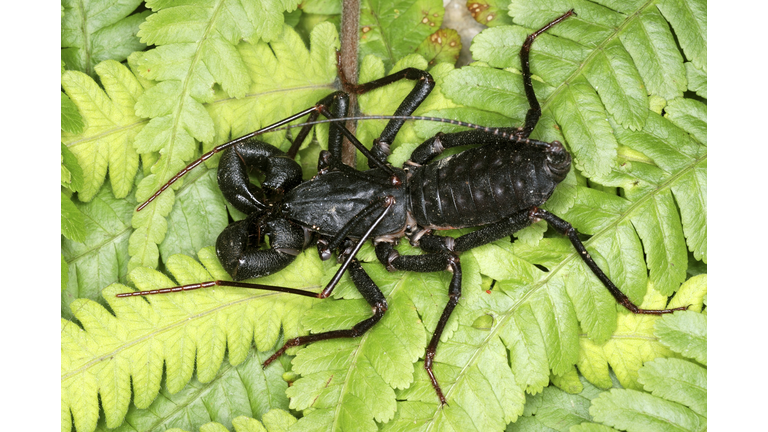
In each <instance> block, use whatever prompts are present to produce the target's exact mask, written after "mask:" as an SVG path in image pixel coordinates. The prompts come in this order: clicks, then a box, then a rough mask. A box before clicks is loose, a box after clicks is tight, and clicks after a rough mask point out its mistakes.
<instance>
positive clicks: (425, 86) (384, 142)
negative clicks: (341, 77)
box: [345, 68, 435, 168]
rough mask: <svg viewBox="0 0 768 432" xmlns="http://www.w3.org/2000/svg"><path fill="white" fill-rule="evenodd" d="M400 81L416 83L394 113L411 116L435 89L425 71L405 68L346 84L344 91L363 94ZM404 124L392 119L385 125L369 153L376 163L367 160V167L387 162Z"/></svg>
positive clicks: (400, 120) (431, 79) (433, 82)
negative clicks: (391, 148)
mask: <svg viewBox="0 0 768 432" xmlns="http://www.w3.org/2000/svg"><path fill="white" fill-rule="evenodd" d="M402 79H409V80H413V81H416V86H415V87H414V88H413V90H411V92H410V93H408V96H406V97H405V99H403V102H401V103H400V106H399V107H398V108H397V110H395V113H394V115H396V116H407V115H411V114H413V112H414V111H416V108H418V107H419V105H421V103H422V102H424V100H425V99H426V98H427V96H429V93H430V92H431V91H432V89H433V88H435V80H434V79H433V78H432V75H430V74H429V73H428V72H427V71H423V70H421V69H415V68H406V69H403V70H401V71H398V72H395V73H393V74H391V75H387V76H385V77H383V78H379V79H377V80H373V81H370V82H367V83H365V84H355V85H352V84H347V85H346V86H345V90H347V91H348V92H350V93H355V94H363V93H367V92H369V91H371V90H374V89H377V88H380V87H384V86H386V85H389V84H392V83H394V82H397V81H400V80H402ZM404 123H405V120H402V119H392V120H390V121H389V123H387V125H386V126H385V127H384V130H383V131H382V132H381V135H379V138H378V139H376V140H375V141H374V143H373V148H372V149H371V152H372V153H373V156H374V158H375V159H376V161H373V160H371V159H370V158H369V159H368V166H369V167H371V168H373V167H374V165H377V163H376V162H379V163H386V162H387V157H388V156H389V152H390V151H389V146H390V145H391V144H392V141H394V140H395V136H397V133H398V132H399V131H400V128H401V127H403V124H404Z"/></svg>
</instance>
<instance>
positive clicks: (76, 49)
mask: <svg viewBox="0 0 768 432" xmlns="http://www.w3.org/2000/svg"><path fill="white" fill-rule="evenodd" d="M140 4H141V0H127V1H120V2H115V1H111V0H97V1H89V2H75V1H71V0H65V1H63V2H62V5H61V8H62V14H63V15H62V19H61V60H62V61H63V62H64V63H65V64H66V67H67V69H70V70H76V71H80V72H83V73H85V74H86V75H89V76H91V77H92V78H96V76H95V74H94V66H96V65H97V64H99V63H101V62H102V61H104V60H116V61H118V62H121V61H124V60H125V59H126V58H127V57H128V55H130V54H131V53H132V52H134V51H141V50H143V49H144V48H145V47H146V45H144V44H143V43H141V42H140V41H139V38H138V37H136V32H137V31H138V30H139V24H141V23H142V22H143V21H144V19H145V18H146V17H147V16H148V15H149V14H150V12H149V11H143V12H139V13H135V14H132V12H134V11H135V10H136V8H137V7H139V5H140Z"/></svg>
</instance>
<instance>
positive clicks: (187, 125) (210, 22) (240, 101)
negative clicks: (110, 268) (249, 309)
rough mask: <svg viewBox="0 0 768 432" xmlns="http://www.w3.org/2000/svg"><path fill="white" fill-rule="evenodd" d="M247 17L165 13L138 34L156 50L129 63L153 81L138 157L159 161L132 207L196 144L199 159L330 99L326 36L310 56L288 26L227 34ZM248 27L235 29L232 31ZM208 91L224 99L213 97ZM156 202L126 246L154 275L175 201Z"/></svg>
mask: <svg viewBox="0 0 768 432" xmlns="http://www.w3.org/2000/svg"><path fill="white" fill-rule="evenodd" d="M250 7H254V8H255V9H258V7H256V6H253V5H252V6H250ZM246 9H248V8H246ZM255 9H254V10H255ZM254 10H251V9H248V10H245V11H238V10H229V8H228V6H226V5H218V6H216V7H210V8H201V7H199V6H178V7H172V8H169V9H162V10H161V11H160V12H159V13H158V14H156V15H153V16H152V17H156V18H152V17H151V18H150V19H149V20H148V22H147V25H145V26H142V30H141V32H140V35H142V37H144V38H146V40H147V41H148V42H152V43H158V44H161V43H162V44H163V45H161V46H159V47H158V48H156V49H154V50H151V51H148V52H145V53H137V54H134V57H133V58H132V60H133V62H134V63H135V64H136V66H137V68H138V70H140V71H141V72H142V74H143V75H144V76H145V77H146V78H149V79H153V80H158V81H160V83H159V84H158V85H156V86H154V87H152V88H151V89H149V90H148V91H147V93H146V94H145V95H144V96H143V97H142V98H141V99H140V100H139V101H138V102H137V105H136V111H137V114H138V115H140V116H143V117H151V119H150V120H149V123H148V124H147V126H146V127H145V128H144V129H143V130H142V131H141V133H139V135H138V136H137V137H136V148H137V150H138V151H139V152H140V153H142V154H144V153H154V152H157V151H159V152H160V158H159V159H158V160H157V162H156V163H155V164H154V165H153V166H152V168H151V171H152V174H150V175H148V176H147V177H146V178H144V179H143V180H142V181H141V182H140V183H139V186H138V189H137V192H136V196H137V199H139V200H144V199H146V198H148V197H149V196H150V194H152V193H153V192H154V191H156V190H157V189H159V187H160V185H162V184H163V183H165V182H166V181H167V180H168V179H170V178H171V177H172V176H173V175H175V174H176V173H177V172H178V171H180V170H181V169H182V168H183V167H184V166H185V165H186V164H187V163H188V162H190V161H191V160H192V159H193V158H194V157H195V155H196V147H197V146H196V144H195V140H199V141H202V142H203V143H204V146H203V150H204V151H205V150H209V149H211V148H212V147H213V146H214V144H220V143H223V142H226V141H227V140H228V139H229V138H230V137H236V136H240V135H243V134H245V133H248V132H251V131H253V130H256V129H258V128H259V127H261V126H265V125H267V124H270V123H272V122H274V121H277V120H279V119H282V118H285V117H287V116H288V115H290V114H293V113H295V112H297V111H299V110H301V109H304V108H306V107H308V106H311V105H312V104H313V103H315V102H317V101H318V100H319V99H321V98H322V97H323V96H325V95H327V94H328V93H330V90H331V83H332V82H333V80H334V79H335V68H334V65H335V55H334V49H335V48H336V47H337V46H338V36H337V34H336V32H335V30H334V29H333V27H332V26H331V25H330V24H322V25H319V26H318V27H317V28H316V29H315V30H314V31H313V33H312V35H311V43H312V49H311V50H308V49H307V48H306V47H305V46H304V43H303V42H302V41H301V38H300V37H299V36H298V35H297V34H296V32H295V31H294V30H292V29H291V28H289V27H287V26H286V27H283V26H279V27H278V28H272V27H273V26H272V25H268V26H265V27H261V25H262V24H263V23H262V24H259V25H257V24H256V21H254V22H251V25H249V26H245V28H237V29H233V28H231V27H232V25H233V23H232V22H230V20H232V19H234V18H235V17H238V16H241V15H232V14H234V13H237V14H243V15H242V16H245V17H248V18H249V19H255V18H254V17H255V15H254V16H252V15H253V14H255V12H254ZM272 19H277V18H274V17H273V18H272ZM179 20H181V23H187V24H189V26H186V25H185V26H183V28H184V31H181V30H178V28H179V27H178V25H179ZM280 20H282V15H280ZM187 21H189V22H187ZM248 22H249V21H248V20H245V24H247V23H248ZM245 24H244V23H242V22H239V21H238V25H245ZM174 29H177V30H178V31H176V30H174ZM246 30H247V31H246ZM267 31H268V33H267ZM200 32H203V33H202V34H200ZM210 32H212V33H210ZM209 33H210V34H209ZM259 35H260V37H261V38H262V39H270V40H273V42H272V43H271V44H267V43H266V42H264V41H258V42H257V41H254V42H253V43H248V42H240V43H239V44H238V41H239V40H240V38H255V36H259ZM202 36H206V37H202ZM191 41H195V42H191ZM171 42H175V43H171ZM277 77H280V79H277ZM215 83H218V84H220V85H221V88H222V90H223V92H219V93H214V87H213V86H214V84H215ZM230 96H231V97H235V98H237V99H231V98H230ZM205 103H207V104H208V105H207V106H205V105H203V104H205ZM280 139H281V136H278V137H277V138H273V140H277V141H273V142H272V143H273V144H278V145H279V144H280V141H279V140H280ZM180 186H181V184H178V185H174V187H175V188H178V187H180ZM163 195H165V196H161V197H160V198H159V199H158V200H156V201H155V202H153V203H152V204H150V205H149V206H148V207H147V208H146V209H144V210H143V211H142V212H140V213H137V215H136V217H135V218H134V220H133V227H134V228H135V229H136V231H135V233H134V234H133V235H132V237H131V262H130V264H129V267H130V268H135V267H137V266H139V265H143V266H149V267H155V266H157V260H158V247H157V245H158V244H160V243H161V242H162V241H163V239H164V238H165V235H166V229H167V220H166V218H167V217H168V215H169V214H170V212H171V209H172V207H173V203H174V198H175V196H174V194H173V193H172V191H170V190H169V191H166V193H164V194H163Z"/></svg>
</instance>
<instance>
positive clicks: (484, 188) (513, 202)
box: [409, 144, 562, 229]
mask: <svg viewBox="0 0 768 432" xmlns="http://www.w3.org/2000/svg"><path fill="white" fill-rule="evenodd" d="M509 146H510V144H505V145H487V146H484V147H478V148H474V149H470V150H466V151H464V152H462V153H459V154H456V155H454V156H451V157H448V158H445V159H442V160H439V161H436V162H431V163H429V164H427V165H424V166H422V167H419V168H416V169H415V170H413V175H412V176H411V178H410V180H409V194H410V200H411V205H412V214H413V216H414V217H415V218H416V220H417V221H418V223H419V225H421V226H423V227H427V228H435V229H447V228H461V227H468V226H481V225H486V224H489V223H493V222H496V221H499V220H501V219H503V218H505V217H507V216H510V215H512V214H514V213H517V212H519V211H520V210H523V209H527V208H531V207H533V206H538V205H541V204H543V203H544V202H545V201H546V200H547V198H549V196H550V195H552V192H553V191H554V189H555V186H557V183H558V182H559V181H560V180H562V179H557V180H556V179H554V178H553V175H552V174H551V173H550V172H549V169H548V168H547V167H546V164H545V161H546V155H545V154H544V153H543V152H541V151H538V150H536V149H533V148H530V147H522V146H521V147H522V148H517V149H510V148H509Z"/></svg>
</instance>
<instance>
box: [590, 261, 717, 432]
mask: <svg viewBox="0 0 768 432" xmlns="http://www.w3.org/2000/svg"><path fill="white" fill-rule="evenodd" d="M706 283H707V282H706V275H700V276H697V277H694V278H691V279H690V280H689V281H688V282H686V283H685V285H684V288H682V289H681V290H680V291H681V292H680V293H679V294H678V296H679V295H680V294H683V290H684V289H685V290H687V292H688V293H689V294H690V296H688V299H686V301H694V302H696V303H698V304H696V305H695V307H694V308H692V309H699V308H700V301H701V299H702V297H704V296H705V295H706ZM676 323H686V324H684V325H677V324H676ZM670 326H677V327H678V328H677V329H675V330H673V331H669V330H668V329H669V327H670ZM706 334H707V319H706V315H705V314H701V313H699V312H697V311H695V310H688V311H685V312H679V313H675V314H674V315H669V316H665V317H663V318H661V319H659V320H658V321H657V322H656V331H655V335H656V336H657V337H658V339H659V341H660V342H661V343H662V344H664V345H667V346H670V347H673V349H676V350H677V351H678V352H680V353H682V354H683V355H684V356H686V357H688V356H696V357H702V353H704V354H703V357H704V358H705V359H706V354H705V353H706ZM681 338H682V339H684V340H689V341H692V340H700V341H703V343H699V344H693V346H691V347H689V346H681V345H680V344H679V341H680V339H681ZM639 382H640V383H642V388H643V389H644V390H645V391H648V392H650V393H651V394H648V393H643V392H640V391H638V390H629V389H613V390H611V391H610V392H606V393H603V394H601V395H600V396H599V397H598V398H596V399H594V400H593V401H592V406H591V407H590V409H589V413H590V414H591V415H592V416H593V417H594V419H595V420H596V421H599V422H601V423H604V424H607V425H610V426H614V427H617V428H619V429H622V430H627V431H630V432H634V431H638V432H640V431H667V430H680V431H702V430H706V429H707V370H706V368H705V367H703V366H701V365H698V364H696V363H694V362H691V361H688V360H683V359H678V358H668V359H665V358H660V359H656V360H654V361H651V362H648V363H646V364H645V365H644V366H643V367H642V368H641V369H640V370H639Z"/></svg>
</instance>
